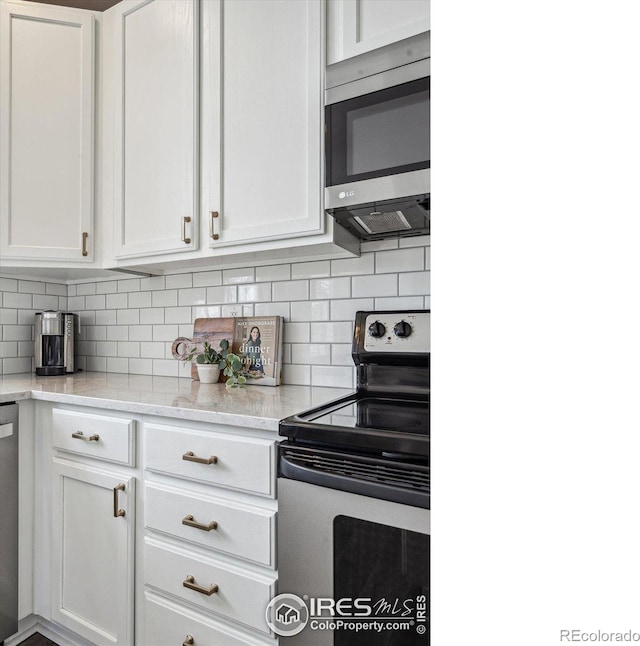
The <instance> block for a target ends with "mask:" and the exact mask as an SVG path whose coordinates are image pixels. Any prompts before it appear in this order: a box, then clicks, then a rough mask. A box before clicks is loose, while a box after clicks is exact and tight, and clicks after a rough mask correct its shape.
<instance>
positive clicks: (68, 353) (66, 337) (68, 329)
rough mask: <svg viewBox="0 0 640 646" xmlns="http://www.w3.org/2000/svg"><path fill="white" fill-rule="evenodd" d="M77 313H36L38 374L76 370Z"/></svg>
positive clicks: (55, 373)
mask: <svg viewBox="0 0 640 646" xmlns="http://www.w3.org/2000/svg"><path fill="white" fill-rule="evenodd" d="M75 333H76V315H75V314H71V313H69V312H54V311H53V310H46V311H44V312H38V313H37V314H36V329H35V337H36V339H35V343H36V348H35V350H36V352H35V361H36V375H41V376H43V375H46V376H50V375H65V374H68V373H70V372H75Z"/></svg>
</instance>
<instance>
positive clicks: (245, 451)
mask: <svg viewBox="0 0 640 646" xmlns="http://www.w3.org/2000/svg"><path fill="white" fill-rule="evenodd" d="M145 454H146V467H147V469H149V470H151V471H157V472H159V473H165V474H167V475H172V476H178V477H180V478H187V479H189V480H198V481H200V482H206V483H209V484H213V485H217V486H220V487H228V488H230V489H238V490H240V491H249V492H252V493H258V494H262V495H265V496H271V497H273V496H274V492H275V486H274V485H275V482H274V481H275V442H274V441H273V440H261V439H256V438H253V437H238V436H232V435H224V434H222V433H214V432H208V431H194V430H191V429H182V428H178V427H174V426H161V425H160V424H145Z"/></svg>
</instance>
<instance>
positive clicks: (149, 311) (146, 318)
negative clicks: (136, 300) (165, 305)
mask: <svg viewBox="0 0 640 646" xmlns="http://www.w3.org/2000/svg"><path fill="white" fill-rule="evenodd" d="M140 323H142V324H155V323H164V309H161V308H158V309H154V308H143V309H141V310H140Z"/></svg>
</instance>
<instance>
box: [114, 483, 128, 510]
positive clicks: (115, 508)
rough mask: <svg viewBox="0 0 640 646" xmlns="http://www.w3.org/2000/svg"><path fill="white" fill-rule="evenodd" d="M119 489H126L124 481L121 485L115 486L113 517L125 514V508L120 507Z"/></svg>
mask: <svg viewBox="0 0 640 646" xmlns="http://www.w3.org/2000/svg"><path fill="white" fill-rule="evenodd" d="M118 491H124V483H123V482H121V483H120V484H119V485H116V486H115V487H114V488H113V517H114V518H119V517H120V516H124V515H125V513H126V512H125V510H124V509H118V507H119V505H118Z"/></svg>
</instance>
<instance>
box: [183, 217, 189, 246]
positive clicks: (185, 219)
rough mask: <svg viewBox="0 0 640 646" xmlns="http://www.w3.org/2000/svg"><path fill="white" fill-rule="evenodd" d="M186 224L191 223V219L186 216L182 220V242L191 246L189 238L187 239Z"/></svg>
mask: <svg viewBox="0 0 640 646" xmlns="http://www.w3.org/2000/svg"><path fill="white" fill-rule="evenodd" d="M187 222H191V218H190V217H189V216H188V215H187V216H185V217H184V218H182V242H184V243H185V244H191V238H187Z"/></svg>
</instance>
